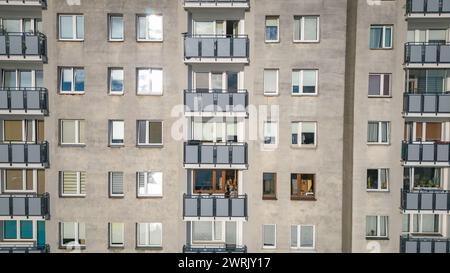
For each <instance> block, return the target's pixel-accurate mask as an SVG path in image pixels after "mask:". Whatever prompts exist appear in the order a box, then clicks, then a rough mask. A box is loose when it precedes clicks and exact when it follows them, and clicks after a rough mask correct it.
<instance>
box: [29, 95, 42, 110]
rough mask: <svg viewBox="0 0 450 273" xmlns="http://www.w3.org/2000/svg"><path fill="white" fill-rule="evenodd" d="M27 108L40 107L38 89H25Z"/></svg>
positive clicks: (37, 108)
mask: <svg viewBox="0 0 450 273" xmlns="http://www.w3.org/2000/svg"><path fill="white" fill-rule="evenodd" d="M27 109H30V110H39V109H41V93H40V92H39V91H27Z"/></svg>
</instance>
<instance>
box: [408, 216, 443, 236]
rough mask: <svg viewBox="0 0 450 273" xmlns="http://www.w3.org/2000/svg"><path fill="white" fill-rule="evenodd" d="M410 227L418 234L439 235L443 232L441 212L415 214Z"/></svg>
mask: <svg viewBox="0 0 450 273" xmlns="http://www.w3.org/2000/svg"><path fill="white" fill-rule="evenodd" d="M410 218H412V219H411V220H412V223H411V226H412V228H410V229H411V230H412V232H413V233H416V234H429V235H437V234H440V233H441V218H440V215H439V214H413V215H412V217H410Z"/></svg>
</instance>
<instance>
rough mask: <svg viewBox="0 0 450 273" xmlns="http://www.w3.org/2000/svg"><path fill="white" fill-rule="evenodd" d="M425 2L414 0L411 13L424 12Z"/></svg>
mask: <svg viewBox="0 0 450 273" xmlns="http://www.w3.org/2000/svg"><path fill="white" fill-rule="evenodd" d="M424 7H425V0H412V1H411V12H413V13H419V12H424Z"/></svg>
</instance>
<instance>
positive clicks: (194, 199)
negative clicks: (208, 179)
mask: <svg viewBox="0 0 450 273" xmlns="http://www.w3.org/2000/svg"><path fill="white" fill-rule="evenodd" d="M183 200H184V202H183V216H184V217H191V218H192V217H198V218H201V217H212V218H246V219H247V217H248V211H247V195H240V196H235V197H229V198H227V197H225V196H223V195H222V196H218V195H208V196H206V195H186V194H185V195H184V198H183Z"/></svg>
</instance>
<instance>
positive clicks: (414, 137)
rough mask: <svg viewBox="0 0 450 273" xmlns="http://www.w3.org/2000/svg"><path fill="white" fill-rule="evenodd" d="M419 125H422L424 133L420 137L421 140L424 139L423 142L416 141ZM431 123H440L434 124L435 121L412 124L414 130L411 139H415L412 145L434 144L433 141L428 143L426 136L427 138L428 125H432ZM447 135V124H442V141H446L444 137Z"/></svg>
mask: <svg viewBox="0 0 450 273" xmlns="http://www.w3.org/2000/svg"><path fill="white" fill-rule="evenodd" d="M418 123H422V132H421V134H422V135H421V136H420V138H421V139H422V141H416V139H417V137H418V136H417V124H418ZM430 123H439V122H434V121H428V122H427V121H423V122H422V121H414V122H412V124H413V130H412V136H411V138H412V139H413V141H412V143H416V144H422V143H424V144H426V143H428V144H433V143H434V142H433V141H426V136H427V126H428V124H430ZM444 135H445V123H441V140H443V139H444V137H445V136H444Z"/></svg>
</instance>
